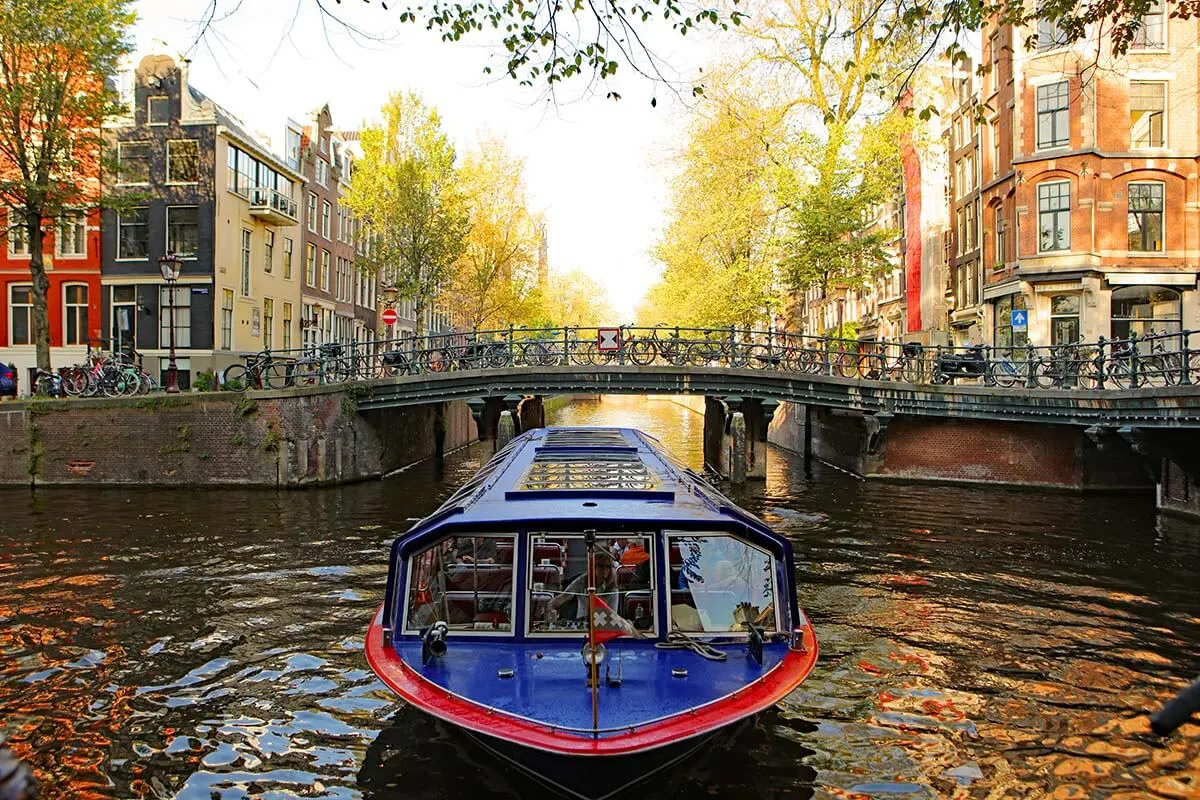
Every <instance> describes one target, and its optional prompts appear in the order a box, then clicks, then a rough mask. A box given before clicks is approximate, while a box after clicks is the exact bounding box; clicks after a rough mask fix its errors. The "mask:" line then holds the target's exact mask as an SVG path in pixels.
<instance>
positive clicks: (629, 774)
mask: <svg viewBox="0 0 1200 800" xmlns="http://www.w3.org/2000/svg"><path fill="white" fill-rule="evenodd" d="M464 732H465V733H466V734H467V735H468V736H469V737H470V738H471V739H473V740H474V741H475V742H477V743H478V744H479V745H480V746H482V747H483V748H484V749H486V750H488V751H489V752H491V753H494V754H495V755H496V756H497V757H499V758H501V759H503V760H505V761H507V762H509V763H511V764H513V765H514V766H516V767H517V768H518V769H520V770H521V771H522V772H524V773H525V774H527V775H529V776H530V777H531V778H533V779H534V780H536V781H537V782H539V783H541V784H543V785H545V786H547V787H549V788H550V789H553V790H554V791H556V792H558V793H559V794H562V795H564V796H566V797H574V798H580V799H581V800H606V798H610V797H613V796H615V795H617V794H618V793H619V792H622V791H624V790H625V789H628V788H630V787H631V786H633V785H634V784H638V783H641V782H643V781H645V780H648V779H649V778H651V777H652V776H654V775H656V774H658V773H660V772H662V771H663V770H665V769H667V768H668V767H671V766H673V765H675V764H678V763H679V762H681V761H683V760H685V759H687V758H688V757H689V756H691V755H692V754H693V753H695V752H696V751H698V750H699V749H700V748H702V747H704V745H706V744H708V743H709V742H710V741H712V739H713V738H714V737H715V736H716V735H717V733H718V732H719V731H710V732H708V733H704V734H701V735H699V736H693V737H692V738H690V739H684V740H683V741H681V742H673V743H671V744H668V745H664V746H662V747H656V748H654V749H653V750H642V751H640V752H636V753H630V754H628V755H619V756H616V755H615V756H589V757H584V756H570V755H563V754H561V753H550V752H546V751H544V750H535V749H533V748H530V747H526V746H524V745H519V744H515V743H513V742H510V741H507V740H505V739H497V738H495V737H492V736H486V735H483V734H478V733H473V732H471V731H464Z"/></svg>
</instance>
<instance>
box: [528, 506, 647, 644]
mask: <svg viewBox="0 0 1200 800" xmlns="http://www.w3.org/2000/svg"><path fill="white" fill-rule="evenodd" d="M535 538H542V539H581V540H582V539H583V538H584V533H583V532H582V531H545V530H539V531H526V533H525V562H526V566H525V583H524V587H523V593H524V600H525V614H524V616H525V627H524V628H523V629H522V630H523V633H524V636H525V637H526V638H530V639H562V638H572V639H583V638H586V637H587V628H586V627H584V628H583V629H581V630H558V631H535V630H533V607H534V603H533V591H534V589H533V568H534V566H536V565H535V564H534V557H533V546H534V539H535ZM596 539H597V540H600V539H643V540H645V541H648V542H649V543H650V550H649V553H650V564H651V569H650V586H649V588H648V589H645V590H644V591H646V592H648V593H649V595H650V619H651V620H652V621H653V622H654V625H653V627H651V628H649V629H648V630H644V631H642V634H643V636H645V638H646V639H648V640H653V639H657V638H658V637H659V630H661V626H660V625H659V621H660V620H659V618H658V614H659V608H660V607H661V604H660V603H659V593H660V592H659V584H658V570H656V569H654V568H653V564H654V557H655V554H656V553H657V552H658V548H659V532H658V531H656V530H644V531H635V532H633V533H630V532H627V531H604V532H601V531H596ZM618 566H619V565H618ZM569 583H570V581H568V580H567V575H566V573H565V572H564V573H563V589H564V590H565V589H566V587H567V585H568V584H569ZM634 591H643V590H642V589H636V590H634ZM618 594H620V590H619V588H618Z"/></svg>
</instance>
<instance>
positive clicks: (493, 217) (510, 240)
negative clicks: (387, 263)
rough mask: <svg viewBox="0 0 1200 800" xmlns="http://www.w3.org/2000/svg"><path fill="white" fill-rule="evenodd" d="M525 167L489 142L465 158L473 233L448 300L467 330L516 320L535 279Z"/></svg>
mask: <svg viewBox="0 0 1200 800" xmlns="http://www.w3.org/2000/svg"><path fill="white" fill-rule="evenodd" d="M524 170H525V164H524V162H523V161H521V160H520V159H518V158H516V157H514V156H513V155H512V154H511V153H509V152H508V150H507V148H506V147H505V145H504V142H503V141H501V140H499V139H495V138H487V139H485V140H484V141H483V142H481V143H480V147H479V150H477V151H475V152H472V153H470V154H469V155H468V156H467V158H466V159H465V161H464V163H463V166H462V170H461V171H460V177H461V191H462V193H463V195H464V196H465V198H466V205H467V213H468V215H469V218H470V223H471V227H470V231H469V232H468V233H467V240H466V246H465V248H464V249H463V252H462V255H461V256H460V257H459V259H458V265H457V268H456V270H455V274H454V279H453V281H452V283H451V289H450V292H449V293H448V297H447V300H448V302H449V304H450V306H451V307H452V308H453V309H454V311H455V314H454V316H455V317H456V319H457V320H458V321H460V322H461V324H463V325H464V326H465V327H468V328H474V329H480V328H500V327H503V326H505V325H508V324H509V323H511V322H512V321H513V320H515V319H517V318H518V317H519V316H520V314H521V313H522V306H523V304H524V303H525V301H526V298H528V296H529V293H530V291H531V290H532V289H533V286H534V283H535V281H536V280H537V247H538V220H537V219H536V218H535V216H534V215H533V214H531V213H530V212H529V209H528V207H527V206H526V199H525V181H524Z"/></svg>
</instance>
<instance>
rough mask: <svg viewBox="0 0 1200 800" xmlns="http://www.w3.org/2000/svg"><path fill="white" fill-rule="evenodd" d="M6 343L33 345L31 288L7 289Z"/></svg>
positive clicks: (12, 287) (10, 287)
mask: <svg viewBox="0 0 1200 800" xmlns="http://www.w3.org/2000/svg"><path fill="white" fill-rule="evenodd" d="M8 341H9V343H10V344H14V345H17V344H33V287H32V286H9V287H8Z"/></svg>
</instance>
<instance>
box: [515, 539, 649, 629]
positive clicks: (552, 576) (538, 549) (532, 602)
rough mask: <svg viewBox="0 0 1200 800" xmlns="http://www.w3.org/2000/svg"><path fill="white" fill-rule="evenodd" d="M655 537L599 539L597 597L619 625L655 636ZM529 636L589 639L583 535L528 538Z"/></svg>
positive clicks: (597, 550)
mask: <svg viewBox="0 0 1200 800" xmlns="http://www.w3.org/2000/svg"><path fill="white" fill-rule="evenodd" d="M653 541H654V536H653V535H652V534H649V533H645V534H634V535H621V536H603V535H601V536H598V537H597V539H596V557H595V558H596V595H597V597H598V598H599V599H600V601H601V602H603V603H604V604H605V605H607V606H608V607H609V608H610V609H612V611H613V612H615V614H617V615H618V616H619V617H620V620H613V622H614V623H615V624H617V625H618V626H619V625H620V624H621V620H624V621H627V622H628V623H630V625H632V627H633V628H634V629H635V630H638V631H644V632H645V633H646V634H647V635H653V634H654V632H655V627H656V626H655V623H654V619H655V607H656V603H655V594H654V586H655V577H654V572H655V571H654V569H653V568H652V564H653V563H654V560H653V551H652V547H653ZM529 553H530V559H529V580H528V584H527V585H528V591H529V602H528V604H527V605H528V608H529V626H528V629H529V632H530V633H557V634H562V633H586V632H587V629H588V620H587V545H586V544H585V543H584V538H583V535H582V534H550V533H546V534H541V533H536V534H530V537H529Z"/></svg>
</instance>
